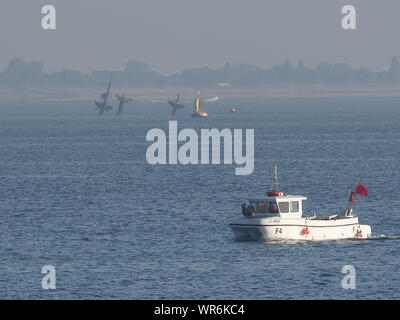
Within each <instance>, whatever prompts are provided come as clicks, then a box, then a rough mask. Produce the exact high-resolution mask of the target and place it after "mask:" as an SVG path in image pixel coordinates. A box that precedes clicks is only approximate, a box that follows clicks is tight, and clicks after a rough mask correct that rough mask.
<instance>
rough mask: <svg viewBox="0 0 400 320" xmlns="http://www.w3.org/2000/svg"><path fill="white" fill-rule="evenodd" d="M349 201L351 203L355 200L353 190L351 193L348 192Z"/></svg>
mask: <svg viewBox="0 0 400 320" xmlns="http://www.w3.org/2000/svg"><path fill="white" fill-rule="evenodd" d="M349 202H351V203H354V202H356V194H355V192H354V191H353V192H352V193H350V198H349Z"/></svg>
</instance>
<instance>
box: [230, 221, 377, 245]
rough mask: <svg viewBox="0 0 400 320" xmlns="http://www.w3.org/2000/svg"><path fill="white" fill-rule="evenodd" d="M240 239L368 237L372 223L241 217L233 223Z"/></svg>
mask: <svg viewBox="0 0 400 320" xmlns="http://www.w3.org/2000/svg"><path fill="white" fill-rule="evenodd" d="M230 227H231V229H232V231H233V233H234V235H235V238H236V239H237V240H239V241H271V240H305V241H307V240H308V241H323V240H340V239H367V238H369V237H370V236H371V227H370V226H368V225H360V224H359V221H358V217H353V218H346V219H331V220H310V219H307V218H299V219H289V218H287V219H284V218H242V219H238V220H237V221H234V222H233V223H231V224H230Z"/></svg>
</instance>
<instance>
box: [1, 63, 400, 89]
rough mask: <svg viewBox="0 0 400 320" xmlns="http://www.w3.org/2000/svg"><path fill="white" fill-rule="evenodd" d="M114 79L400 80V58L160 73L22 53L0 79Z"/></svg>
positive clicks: (177, 82) (176, 82) (190, 82)
mask: <svg viewBox="0 0 400 320" xmlns="http://www.w3.org/2000/svg"><path fill="white" fill-rule="evenodd" d="M109 81H112V82H113V84H114V85H116V86H162V85H171V86H212V85H215V84H217V83H227V84H232V85H263V84H367V83H377V84H383V83H396V82H400V61H399V58H398V57H393V58H392V60H391V63H390V65H389V68H388V70H386V71H375V72H374V71H371V70H370V69H368V68H366V67H362V68H360V69H353V68H352V66H351V65H350V64H348V63H336V64H334V65H332V64H329V63H325V62H322V63H320V64H318V65H317V66H316V67H314V68H311V67H307V66H306V65H305V64H304V62H303V60H302V59H300V60H299V61H298V63H297V65H292V64H291V62H290V61H289V60H288V59H286V60H285V61H284V62H283V64H282V65H275V66H273V67H272V68H269V69H264V68H262V67H259V66H256V65H251V64H246V63H242V64H234V65H231V64H230V63H228V62H227V63H225V65H224V66H223V67H222V68H218V69H211V68H209V67H202V68H193V69H185V70H183V71H182V72H180V73H175V74H171V75H162V74H159V73H157V72H155V71H153V70H151V69H150V67H149V65H148V64H147V63H144V62H139V61H129V62H128V63H127V64H126V65H125V68H124V69H123V70H121V71H111V70H101V71H93V72H92V73H90V74H83V73H81V72H80V71H78V70H71V69H64V70H62V71H59V72H53V73H45V72H44V64H43V63H42V62H38V61H31V62H28V61H26V60H24V59H21V58H16V59H12V60H10V62H9V64H8V66H7V67H6V68H5V69H4V70H3V71H2V72H1V73H0V85H3V86H15V85H34V86H66V87H77V86H86V87H91V86H96V87H97V86H104V85H105V84H106V83H108V82H109Z"/></svg>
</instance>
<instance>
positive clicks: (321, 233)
mask: <svg viewBox="0 0 400 320" xmlns="http://www.w3.org/2000/svg"><path fill="white" fill-rule="evenodd" d="M356 194H359V195H361V196H363V197H364V196H366V195H367V194H368V189H367V188H366V187H364V186H363V185H361V184H357V185H356V186H355V188H354V189H353V190H352V192H351V194H350V198H349V201H348V206H347V209H346V210H345V211H344V212H342V213H338V214H334V215H330V216H316V215H314V216H312V217H303V201H304V200H307V198H306V197H304V196H301V195H285V194H284V193H283V192H281V191H279V188H278V180H277V166H276V165H275V167H274V181H273V184H272V188H271V191H268V192H267V193H266V197H265V198H263V199H251V200H249V203H246V204H243V205H242V212H243V215H244V216H245V217H244V218H241V219H237V220H236V221H233V222H232V223H230V227H231V229H232V231H233V233H234V235H235V237H236V239H237V240H242V241H249V240H253V241H254V240H255V241H261V240H266V241H269V240H314V241H320V240H339V239H366V238H370V237H371V227H370V226H369V225H362V224H360V222H359V219H358V216H357V215H356V213H355V212H354V211H353V204H354V203H355V200H356Z"/></svg>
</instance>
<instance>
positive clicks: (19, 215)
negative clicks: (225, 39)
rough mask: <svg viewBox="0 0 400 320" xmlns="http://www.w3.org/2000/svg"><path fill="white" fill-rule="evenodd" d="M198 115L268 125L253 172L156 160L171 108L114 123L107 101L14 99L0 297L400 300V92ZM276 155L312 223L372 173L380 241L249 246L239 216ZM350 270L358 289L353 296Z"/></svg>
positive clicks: (219, 108)
mask: <svg viewBox="0 0 400 320" xmlns="http://www.w3.org/2000/svg"><path fill="white" fill-rule="evenodd" d="M232 105H235V106H237V108H238V109H239V112H237V113H236V114H229V113H228V112H227V110H228V109H229V108H230V107H231V106H232ZM188 109H189V110H183V111H182V112H180V113H179V114H178V115H177V117H176V118H177V119H178V127H179V128H180V129H182V128H194V129H196V130H197V129H200V128H207V127H208V128H212V127H216V128H218V129H223V128H232V129H233V128H254V129H255V149H256V150H255V157H256V163H255V171H254V173H253V174H252V175H251V176H235V175H234V168H235V166H229V165H221V166H211V165H209V166H205V165H203V166H200V165H199V166H182V165H165V166H150V165H148V164H147V162H146V158H145V152H146V148H147V147H148V146H149V143H147V142H146V141H145V135H146V133H147V131H148V130H149V129H151V128H164V129H166V128H167V126H168V120H169V119H170V116H169V110H168V107H167V106H166V105H165V104H160V103H143V102H142V103H140V102H135V103H134V104H131V105H129V106H128V107H127V108H126V112H125V114H124V116H123V117H116V116H113V115H108V116H105V117H102V118H100V117H97V116H96V114H94V113H93V105H92V102H88V103H84V102H80V103H1V104H0V214H1V222H0V240H1V254H0V298H6V299H11V298H12V299H14V298H17V299H19V298H27V299H47V298H51V299H53V298H68V299H70V298H72V299H96V298H105V299H116V298H123V299H164V298H165V299H209V298H216V299H321V298H328V299H331V298H333V299H339V298H345V299H348V298H350V299H359V298H365V299H383V298H395V299H398V298H400V294H399V289H400V277H399V276H398V269H399V263H400V253H399V249H398V248H399V244H400V239H398V236H399V235H400V230H399V227H400V200H399V195H398V193H399V190H400V182H399V173H400V172H399V170H400V169H399V164H400V163H399V158H400V150H399V147H400V145H399V143H400V99H393V98H390V99H389V98H387V99H304V100H287V99H277V100H236V101H226V100H225V101H224V100H222V101H220V102H217V103H213V104H208V105H206V106H205V109H206V111H208V112H209V114H210V117H209V119H207V120H198V119H197V120H196V119H191V118H190V117H189V113H190V111H191V110H190V109H191V108H188ZM274 161H278V162H279V164H280V171H281V177H280V180H281V186H282V188H283V189H284V190H285V191H287V192H290V193H292V194H295V193H299V194H303V195H305V196H307V197H308V198H309V200H307V201H306V202H305V211H306V212H308V213H309V214H312V213H313V212H314V211H316V212H318V213H321V214H329V213H332V212H336V211H337V210H338V209H342V208H343V207H344V206H345V204H346V200H347V197H348V194H349V190H350V188H351V187H352V186H353V184H354V182H355V181H356V180H357V178H361V180H362V183H363V184H365V185H366V186H367V187H368V188H369V191H370V194H369V195H368V197H366V198H359V199H358V202H357V204H356V210H357V211H358V213H359V215H360V218H361V221H362V222H363V223H366V224H370V225H371V226H372V231H373V233H374V235H375V236H376V239H374V240H367V241H339V242H338V241H333V242H323V243H295V244H285V243H278V244H268V243H257V242H236V241H234V238H233V234H232V233H231V230H230V229H229V227H228V223H229V221H230V220H232V219H234V218H237V217H240V216H241V209H240V204H241V203H242V202H243V201H244V200H246V199H247V198H248V197H258V196H263V194H264V191H265V190H266V189H267V187H268V186H269V185H270V171H271V166H272V164H273V162H274ZM382 235H383V236H382ZM46 264H51V265H54V266H55V267H56V270H57V289H56V290H53V291H51V290H50V291H49V290H43V289H42V288H41V280H42V277H43V275H42V274H41V269H42V266H44V265H46ZM347 264H351V265H354V266H355V267H356V270H357V289H356V290H343V289H342V288H341V284H340V283H341V280H342V277H343V276H344V275H343V274H342V273H341V269H342V266H344V265H347Z"/></svg>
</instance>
